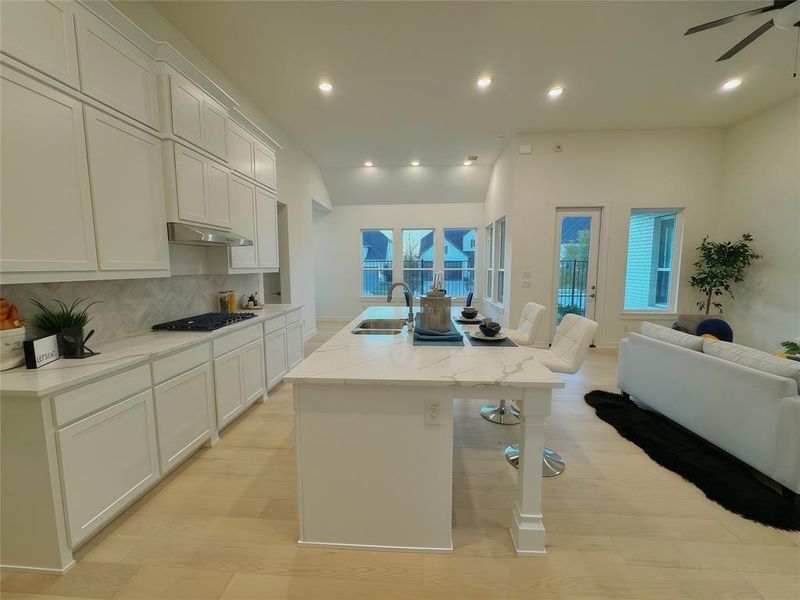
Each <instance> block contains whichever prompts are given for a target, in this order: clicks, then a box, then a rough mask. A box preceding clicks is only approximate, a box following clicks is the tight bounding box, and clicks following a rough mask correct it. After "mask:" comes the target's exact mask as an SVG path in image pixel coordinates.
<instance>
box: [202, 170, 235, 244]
mask: <svg viewBox="0 0 800 600" xmlns="http://www.w3.org/2000/svg"><path fill="white" fill-rule="evenodd" d="M206 193H207V194H208V196H207V198H206V211H207V216H208V222H209V223H210V224H211V225H215V226H217V227H223V228H225V229H229V228H230V226H231V205H230V175H229V172H228V169H227V168H226V167H224V166H223V165H220V164H219V163H216V162H214V161H213V160H206Z"/></svg>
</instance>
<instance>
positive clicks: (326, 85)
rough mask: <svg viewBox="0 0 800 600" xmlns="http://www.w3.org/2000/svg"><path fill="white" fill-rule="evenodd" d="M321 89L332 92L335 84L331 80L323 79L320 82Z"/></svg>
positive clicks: (328, 92)
mask: <svg viewBox="0 0 800 600" xmlns="http://www.w3.org/2000/svg"><path fill="white" fill-rule="evenodd" d="M319 91H320V92H322V93H323V94H330V93H331V92H332V91H333V84H332V83H331V82H330V81H322V82H320V84H319Z"/></svg>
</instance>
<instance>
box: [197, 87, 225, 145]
mask: <svg viewBox="0 0 800 600" xmlns="http://www.w3.org/2000/svg"><path fill="white" fill-rule="evenodd" d="M203 147H204V148H205V149H206V150H208V151H209V152H211V153H212V154H213V155H215V156H218V157H219V158H221V159H222V160H227V159H228V114H227V113H226V112H225V109H224V108H222V107H221V106H219V105H217V103H216V102H214V101H213V100H211V99H210V98H209V97H208V96H206V98H205V99H204V101H203Z"/></svg>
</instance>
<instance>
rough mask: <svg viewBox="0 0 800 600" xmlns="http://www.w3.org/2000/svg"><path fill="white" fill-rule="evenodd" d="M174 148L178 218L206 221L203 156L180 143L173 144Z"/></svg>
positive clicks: (205, 182) (199, 221)
mask: <svg viewBox="0 0 800 600" xmlns="http://www.w3.org/2000/svg"><path fill="white" fill-rule="evenodd" d="M174 148H175V150H174V152H175V184H176V188H177V190H176V191H177V196H178V218H179V219H181V220H185V221H193V222H195V223H208V217H207V214H208V213H207V211H206V196H207V195H208V191H207V188H206V185H207V181H206V177H205V158H204V157H203V156H202V155H201V154H200V153H199V152H195V151H194V150H190V149H189V148H186V147H185V146H181V145H180V144H175V145H174Z"/></svg>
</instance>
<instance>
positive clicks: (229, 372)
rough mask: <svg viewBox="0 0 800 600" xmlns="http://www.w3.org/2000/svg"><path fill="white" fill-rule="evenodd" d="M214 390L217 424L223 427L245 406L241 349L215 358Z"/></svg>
mask: <svg viewBox="0 0 800 600" xmlns="http://www.w3.org/2000/svg"><path fill="white" fill-rule="evenodd" d="M214 391H215V395H216V399H217V425H218V427H219V428H220V429H222V427H224V426H225V425H227V424H228V422H230V421H231V419H233V418H234V417H235V416H236V415H238V414H239V413H240V412H241V411H242V409H243V408H244V391H243V388H242V353H241V352H240V351H239V350H234V351H233V352H230V353H228V354H224V355H222V356H220V357H219V358H215V359H214Z"/></svg>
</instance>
